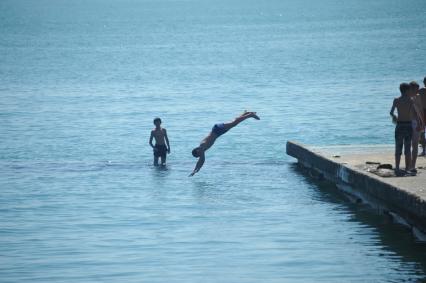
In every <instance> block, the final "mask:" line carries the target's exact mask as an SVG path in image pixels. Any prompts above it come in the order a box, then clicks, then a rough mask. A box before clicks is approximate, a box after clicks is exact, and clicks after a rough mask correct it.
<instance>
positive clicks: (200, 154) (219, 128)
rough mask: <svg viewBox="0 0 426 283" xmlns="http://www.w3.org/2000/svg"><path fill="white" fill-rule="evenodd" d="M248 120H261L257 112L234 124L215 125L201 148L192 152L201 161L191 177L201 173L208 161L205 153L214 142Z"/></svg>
mask: <svg viewBox="0 0 426 283" xmlns="http://www.w3.org/2000/svg"><path fill="white" fill-rule="evenodd" d="M248 118H254V119H256V120H260V118H259V117H258V116H257V115H256V112H244V113H243V114H242V115H240V116H239V117H237V118H235V119H234V121H232V122H229V123H220V124H215V125H214V126H213V128H212V130H211V132H210V133H209V134H208V135H207V137H205V138H204V139H203V140H202V141H201V143H200V146H198V147H196V148H194V149H193V150H192V155H193V156H194V157H195V158H199V159H198V161H197V164H196V165H195V169H194V171H192V173H191V174H190V175H189V176H194V174H195V173H197V172H198V171H200V169H201V167H203V164H204V161H205V160H206V158H205V154H204V153H205V152H206V151H207V150H208V149H209V148H210V147H212V145H213V144H214V142H215V141H216V139H217V138H218V137H220V136H221V135H223V134H224V133H226V132H227V131H229V130H230V129H232V128H233V127H235V126H236V125H238V124H239V123H241V122H242V121H244V120H246V119H248Z"/></svg>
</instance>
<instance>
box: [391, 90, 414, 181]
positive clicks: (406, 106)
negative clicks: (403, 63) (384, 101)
mask: <svg viewBox="0 0 426 283" xmlns="http://www.w3.org/2000/svg"><path fill="white" fill-rule="evenodd" d="M399 89H400V92H401V96H400V97H398V98H395V99H394V101H393V104H392V108H391V111H390V115H391V116H392V119H393V122H394V123H396V127H395V174H396V175H397V176H404V175H406V174H407V173H409V172H407V171H408V170H410V168H411V139H412V135H413V127H412V122H411V121H412V117H413V115H414V104H413V101H412V99H411V98H410V96H409V91H410V85H409V84H407V83H402V84H400V86H399ZM395 109H396V110H397V111H398V116H396V115H395V114H394V112H395ZM403 147H404V155H405V170H406V171H403V170H400V168H399V164H400V161H401V155H402V148H403Z"/></svg>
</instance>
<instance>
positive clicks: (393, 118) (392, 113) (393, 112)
mask: <svg viewBox="0 0 426 283" xmlns="http://www.w3.org/2000/svg"><path fill="white" fill-rule="evenodd" d="M396 101H397V100H396V98H395V99H394V100H393V103H392V108H391V110H390V115H391V116H392V122H394V123H396V121H397V120H398V118H397V117H396V115H395V108H396Z"/></svg>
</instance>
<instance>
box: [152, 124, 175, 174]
mask: <svg viewBox="0 0 426 283" xmlns="http://www.w3.org/2000/svg"><path fill="white" fill-rule="evenodd" d="M154 125H155V129H153V130H152V131H151V136H150V137H149V145H150V146H151V147H152V149H153V151H154V165H155V166H158V159H159V158H161V165H162V166H164V165H166V157H167V154H170V144H169V138H168V137H167V131H166V129H165V128H162V127H161V119H160V118H155V119H154ZM153 139H155V145H153V144H152V141H153Z"/></svg>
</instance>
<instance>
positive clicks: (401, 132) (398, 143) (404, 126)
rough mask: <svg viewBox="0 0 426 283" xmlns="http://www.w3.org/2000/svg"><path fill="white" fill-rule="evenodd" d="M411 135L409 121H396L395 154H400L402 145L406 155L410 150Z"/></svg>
mask: <svg viewBox="0 0 426 283" xmlns="http://www.w3.org/2000/svg"><path fill="white" fill-rule="evenodd" d="M412 135H413V127H412V125H411V122H398V123H397V125H396V127H395V154H396V155H401V154H402V147H403V146H404V154H405V155H408V154H410V152H411V149H410V148H411V139H412Z"/></svg>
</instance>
